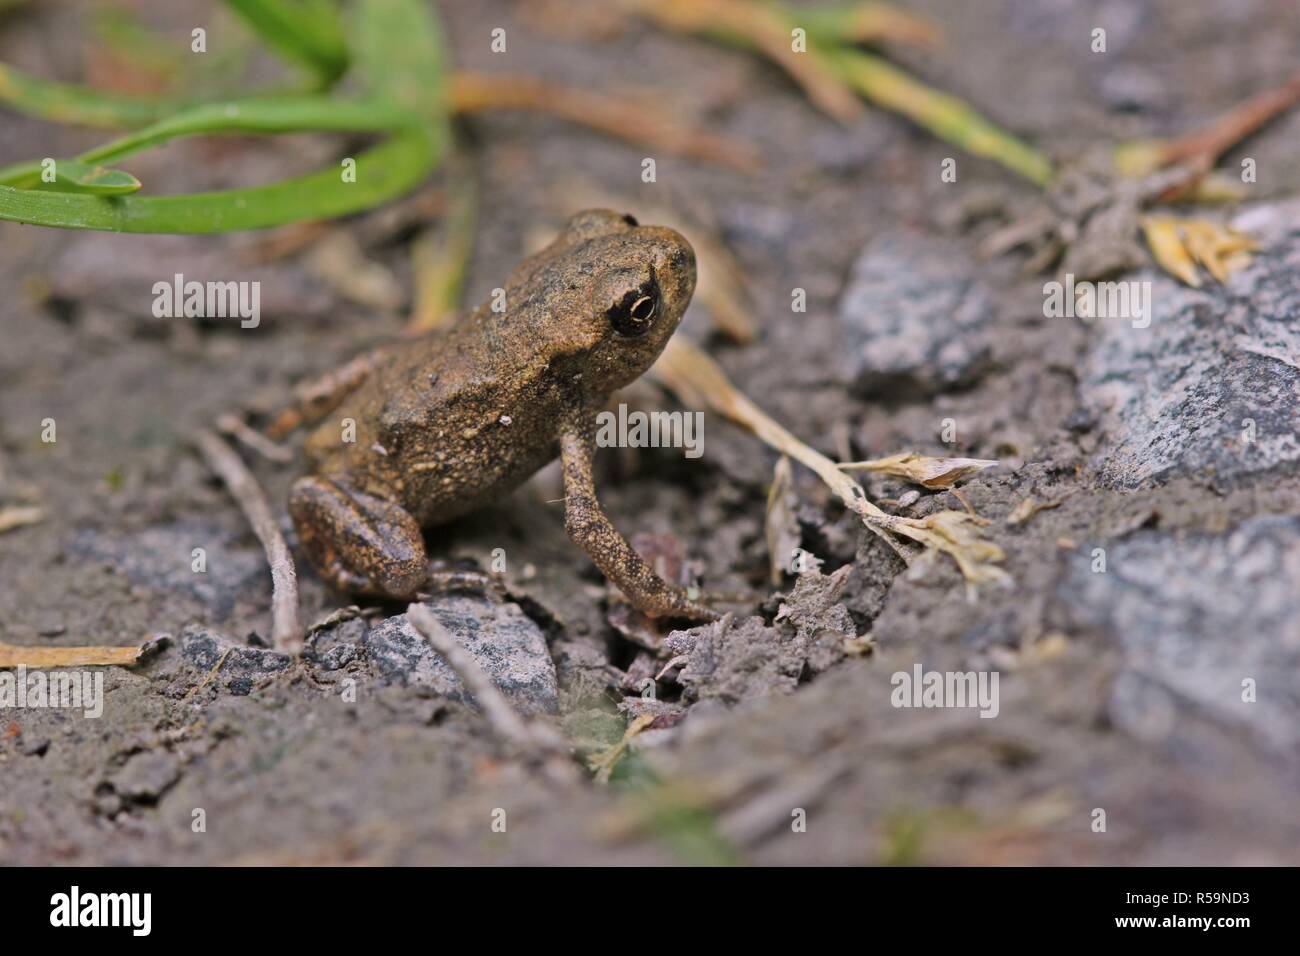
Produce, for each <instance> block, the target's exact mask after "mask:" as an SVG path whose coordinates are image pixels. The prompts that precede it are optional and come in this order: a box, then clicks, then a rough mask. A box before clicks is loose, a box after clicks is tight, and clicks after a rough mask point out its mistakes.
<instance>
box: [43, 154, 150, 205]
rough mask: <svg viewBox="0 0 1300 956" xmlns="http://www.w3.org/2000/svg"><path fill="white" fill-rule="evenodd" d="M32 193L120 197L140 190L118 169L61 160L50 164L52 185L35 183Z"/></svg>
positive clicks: (130, 176) (136, 182)
mask: <svg viewBox="0 0 1300 956" xmlns="http://www.w3.org/2000/svg"><path fill="white" fill-rule="evenodd" d="M32 188H33V189H40V190H44V191H46V192H56V193H91V194H93V195H96V196H122V195H125V194H127V193H133V192H135V191H136V190H138V189H139V188H140V180H138V179H136V178H135V177H134V176H132V175H131V174H130V173H127V172H123V171H122V170H120V169H109V168H108V167H106V166H93V165H91V164H89V163H79V162H76V161H75V160H69V159H62V160H59V161H58V162H56V163H55V164H54V181H53V182H48V183H47V182H45V181H44V180H41V181H39V182H38V183H37V184H36V185H35V186H33V187H32Z"/></svg>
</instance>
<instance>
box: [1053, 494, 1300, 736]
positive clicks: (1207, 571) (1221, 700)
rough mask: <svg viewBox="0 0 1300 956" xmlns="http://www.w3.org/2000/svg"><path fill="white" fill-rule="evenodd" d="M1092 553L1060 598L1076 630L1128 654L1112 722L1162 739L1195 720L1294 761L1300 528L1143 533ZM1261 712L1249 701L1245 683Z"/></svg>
mask: <svg viewBox="0 0 1300 956" xmlns="http://www.w3.org/2000/svg"><path fill="white" fill-rule="evenodd" d="M1090 550H1091V549H1088V550H1084V551H1082V552H1081V554H1080V555H1079V557H1078V558H1076V559H1075V560H1074V561H1072V563H1071V564H1070V565H1069V566H1068V568H1067V573H1066V576H1065V577H1064V578H1063V581H1062V584H1061V586H1060V588H1059V592H1058V593H1059V599H1060V600H1061V602H1062V604H1063V605H1064V607H1065V608H1066V611H1067V616H1068V618H1069V622H1070V625H1071V626H1072V627H1073V628H1079V629H1084V630H1091V631H1097V632H1101V633H1102V634H1104V635H1106V636H1108V637H1109V638H1111V639H1112V640H1113V641H1115V643H1116V644H1117V645H1118V646H1119V648H1120V650H1121V652H1122V654H1123V661H1124V664H1123V673H1122V674H1121V676H1120V678H1119V680H1117V681H1116V683H1115V687H1114V692H1113V699H1112V714H1113V717H1114V719H1116V720H1117V722H1119V723H1120V724H1121V725H1122V726H1124V727H1126V729H1128V730H1129V731H1130V732H1132V733H1134V734H1135V735H1136V736H1138V737H1141V738H1144V739H1148V738H1162V737H1165V736H1167V735H1169V734H1172V733H1173V732H1174V731H1175V728H1176V726H1177V723H1178V719H1179V716H1180V715H1181V714H1185V713H1195V714H1197V715H1198V716H1201V717H1208V718H1210V719H1212V720H1214V721H1217V722H1219V723H1224V724H1230V725H1235V726H1238V727H1246V728H1248V729H1249V730H1250V732H1251V733H1253V734H1255V735H1257V736H1258V738H1259V739H1261V740H1263V741H1265V742H1267V744H1269V745H1271V746H1273V747H1276V748H1277V749H1278V750H1279V751H1282V752H1288V753H1290V754H1291V757H1292V758H1293V759H1294V757H1295V756H1296V754H1297V748H1298V747H1300V588H1297V587H1296V582H1297V581H1300V517H1295V516H1264V517H1257V518H1251V519H1250V520H1248V521H1245V522H1243V523H1242V524H1241V525H1240V526H1238V527H1237V528H1236V529H1234V530H1233V531H1232V532H1230V533H1228V534H1219V535H1216V534H1208V533H1200V534H1191V535H1181V534H1180V535H1175V534H1172V533H1165V532H1156V531H1143V532H1138V533H1136V534H1134V535H1133V536H1132V537H1131V538H1129V539H1127V540H1123V541H1119V542H1116V543H1114V544H1111V545H1109V546H1108V547H1107V549H1106V550H1107V554H1106V571H1105V573H1097V572H1094V571H1093V570H1092V561H1093V559H1092V556H1091V554H1090V553H1089V552H1090ZM1247 678H1251V679H1253V680H1254V681H1255V685H1256V694H1257V700H1256V701H1255V702H1254V703H1247V702H1245V701H1243V700H1242V693H1243V685H1242V681H1243V680H1245V679H1247Z"/></svg>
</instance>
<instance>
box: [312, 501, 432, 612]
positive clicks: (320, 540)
mask: <svg viewBox="0 0 1300 956" xmlns="http://www.w3.org/2000/svg"><path fill="white" fill-rule="evenodd" d="M289 514H290V515H292V517H293V523H294V527H295V528H297V530H298V537H299V539H300V540H301V541H302V546H303V550H304V551H306V553H307V557H308V559H309V560H310V561H311V563H312V565H313V566H314V567H315V568H316V571H317V573H318V574H320V576H321V577H322V578H323V579H324V580H325V581H326V582H328V583H329V584H331V585H333V586H334V587H335V588H338V589H339V590H340V591H345V592H348V593H351V594H369V595H373V596H375V597H385V598H394V599H400V600H408V599H410V598H412V597H414V596H415V595H416V593H417V592H419V591H420V590H421V589H423V588H425V587H426V586H427V584H428V581H429V562H428V558H427V557H426V555H425V552H424V538H423V536H422V535H421V534H420V526H419V525H418V524H417V523H416V521H415V519H414V518H413V517H411V515H410V514H408V513H407V512H406V511H405V510H404V509H403V508H402V507H401V506H400V505H398V504H395V503H394V502H392V501H387V500H385V499H383V498H378V497H375V496H374V495H368V494H366V493H365V492H361V491H357V490H356V489H354V488H350V487H348V486H347V485H346V484H345V483H343V482H336V481H331V480H329V479H327V478H320V477H315V476H312V477H307V478H301V479H299V480H298V481H297V482H295V483H294V486H293V491H292V492H290V495H289Z"/></svg>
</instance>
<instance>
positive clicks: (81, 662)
mask: <svg viewBox="0 0 1300 956" xmlns="http://www.w3.org/2000/svg"><path fill="white" fill-rule="evenodd" d="M148 647H149V644H148V643H147V642H146V643H145V644H142V645H140V646H139V647H110V646H105V647H27V646H24V645H18V644H0V670H4V669H6V668H11V667H98V666H106V665H109V664H120V665H122V666H126V665H129V664H134V663H135V662H136V661H138V660H139V659H140V657H141V655H142V654H144V652H145V650H146V649H147V648H148Z"/></svg>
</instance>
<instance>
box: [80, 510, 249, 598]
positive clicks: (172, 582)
mask: <svg viewBox="0 0 1300 956" xmlns="http://www.w3.org/2000/svg"><path fill="white" fill-rule="evenodd" d="M195 548H203V549H204V551H205V553H206V554H205V560H206V568H207V570H206V571H203V572H201V573H200V572H196V571H194V570H193V569H192V568H193V558H192V552H193V550H194V549H195ZM70 550H71V551H72V552H73V554H74V555H76V556H77V557H80V558H86V559H89V560H92V561H103V562H106V563H108V564H112V565H115V566H116V567H117V568H118V569H119V570H121V572H122V573H123V574H125V575H126V576H127V577H128V578H129V579H130V580H131V582H132V583H133V584H137V585H140V586H141V587H146V588H150V589H151V590H156V591H165V592H168V593H173V594H174V593H177V592H180V593H182V594H188V595H190V596H191V597H193V598H194V599H195V600H196V601H198V602H199V603H200V604H202V605H203V606H204V607H206V608H208V609H209V610H210V611H211V612H212V615H213V617H214V618H215V619H216V620H218V621H220V620H224V619H225V618H226V617H227V616H228V615H229V614H230V612H231V610H232V609H233V608H234V606H235V601H236V599H237V598H238V596H239V595H240V594H241V593H244V592H246V591H248V589H254V590H253V591H252V592H251V593H254V594H262V593H264V592H266V591H267V590H269V584H268V582H269V581H270V577H269V575H268V574H267V572H266V559H265V558H263V557H262V554H261V552H259V551H258V550H257V549H256V548H251V547H250V548H240V547H237V546H235V544H234V542H233V540H232V538H231V535H230V534H229V533H228V532H226V531H223V530H220V529H218V528H215V527H212V526H208V525H202V524H196V523H178V524H171V525H163V526H160V527H154V528H146V529H144V530H142V531H137V532H135V533H128V534H122V533H120V532H115V531H100V530H98V529H95V528H79V529H77V530H76V531H75V532H74V533H73V535H72V540H71V542H70Z"/></svg>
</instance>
